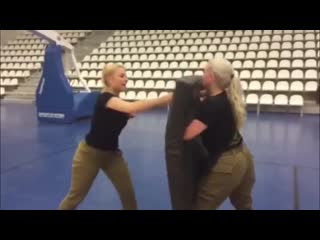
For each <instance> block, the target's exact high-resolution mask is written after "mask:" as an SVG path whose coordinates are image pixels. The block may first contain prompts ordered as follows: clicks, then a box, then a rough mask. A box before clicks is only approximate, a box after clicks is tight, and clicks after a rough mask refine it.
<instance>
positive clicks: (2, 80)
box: [0, 78, 19, 86]
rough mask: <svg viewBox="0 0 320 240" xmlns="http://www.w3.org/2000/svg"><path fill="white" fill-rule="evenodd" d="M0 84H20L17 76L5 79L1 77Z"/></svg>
mask: <svg viewBox="0 0 320 240" xmlns="http://www.w3.org/2000/svg"><path fill="white" fill-rule="evenodd" d="M0 84H1V86H18V84H19V81H18V79H17V78H13V79H10V78H5V79H2V78H1V79H0Z"/></svg>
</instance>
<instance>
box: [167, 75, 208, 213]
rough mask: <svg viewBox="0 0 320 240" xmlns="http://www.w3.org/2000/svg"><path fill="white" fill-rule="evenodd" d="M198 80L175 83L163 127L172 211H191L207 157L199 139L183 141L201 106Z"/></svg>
mask: <svg viewBox="0 0 320 240" xmlns="http://www.w3.org/2000/svg"><path fill="white" fill-rule="evenodd" d="M201 79H202V78H201V77H198V76H192V77H184V78H181V79H178V80H177V83H176V89H175V91H174V97H173V101H172V105H171V108H170V112H169V116H168V121H167V126H166V135H165V148H166V149H165V151H166V163H167V172H168V182H169V190H170V195H171V203H172V208H173V209H175V210H184V209H191V207H192V202H193V197H194V194H195V190H196V185H197V183H198V179H199V176H200V175H201V169H202V168H201V167H202V163H205V161H204V159H206V156H207V153H206V151H205V149H204V147H203V145H202V144H201V140H200V138H196V139H194V140H191V141H183V135H184V132H185V129H186V127H187V126H188V124H189V123H190V122H191V121H192V120H193V118H194V115H195V113H196V111H197V110H198V107H199V104H200V90H201V88H202V87H201Z"/></svg>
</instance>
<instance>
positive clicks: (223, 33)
mask: <svg viewBox="0 0 320 240" xmlns="http://www.w3.org/2000/svg"><path fill="white" fill-rule="evenodd" d="M315 32H316V31H315V30H236V31H219V30H117V31H115V32H114V34H113V35H114V36H124V35H128V36H130V35H148V34H149V35H150V34H176V33H207V34H210V36H213V37H215V36H217V37H219V36H228V35H230V36H233V35H234V36H252V35H257V36H259V35H274V34H298V33H300V34H301V33H315Z"/></svg>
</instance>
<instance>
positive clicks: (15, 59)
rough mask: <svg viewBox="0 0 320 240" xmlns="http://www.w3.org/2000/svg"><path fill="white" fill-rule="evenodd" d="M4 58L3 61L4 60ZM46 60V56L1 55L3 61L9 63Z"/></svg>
mask: <svg viewBox="0 0 320 240" xmlns="http://www.w3.org/2000/svg"><path fill="white" fill-rule="evenodd" d="M2 60H3V61H2ZM43 60H44V56H39V57H38V56H32V57H31V56H24V57H23V56H20V57H18V56H15V57H1V61H0V62H1V63H8V62H12V63H14V62H20V63H23V62H27V63H30V62H43Z"/></svg>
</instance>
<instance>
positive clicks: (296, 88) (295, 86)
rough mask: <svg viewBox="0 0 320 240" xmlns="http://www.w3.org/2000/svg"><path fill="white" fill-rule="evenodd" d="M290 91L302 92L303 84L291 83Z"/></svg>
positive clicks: (298, 82)
mask: <svg viewBox="0 0 320 240" xmlns="http://www.w3.org/2000/svg"><path fill="white" fill-rule="evenodd" d="M290 91H297V92H302V91H303V83H302V82H300V81H293V82H292V83H291V85H290Z"/></svg>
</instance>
